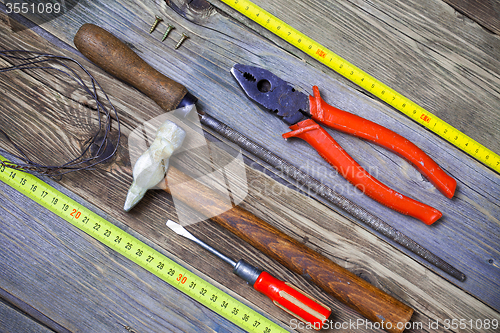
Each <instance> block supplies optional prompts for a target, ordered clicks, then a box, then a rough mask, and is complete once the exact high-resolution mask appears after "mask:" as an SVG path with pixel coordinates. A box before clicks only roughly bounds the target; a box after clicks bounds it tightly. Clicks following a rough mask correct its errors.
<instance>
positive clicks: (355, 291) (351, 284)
mask: <svg viewBox="0 0 500 333" xmlns="http://www.w3.org/2000/svg"><path fill="white" fill-rule="evenodd" d="M167 183H168V187H169V188H167V191H168V192H169V193H170V194H172V196H174V197H175V198H176V199H179V200H181V201H182V202H183V203H185V204H187V205H188V206H190V207H191V208H193V209H194V210H196V211H198V212H200V213H202V214H203V215H205V216H207V217H210V218H211V220H213V221H215V222H217V223H218V224H219V225H221V226H222V227H224V228H225V229H227V230H229V231H231V232H232V233H234V234H235V235H237V236H238V237H240V238H241V239H243V240H244V241H246V242H248V243H249V244H251V245H252V246H254V247H255V248H257V249H259V250H260V251H262V252H263V253H265V254H266V255H268V256H269V257H271V258H273V259H275V260H277V261H278V262H280V263H281V264H282V265H283V266H285V267H287V268H288V269H290V270H291V271H293V272H295V273H297V274H299V275H301V276H303V277H304V278H306V279H307V280H309V281H311V282H312V283H314V284H315V285H317V286H318V287H320V288H321V289H323V290H324V291H325V292H327V293H329V294H331V295H332V296H334V297H335V298H337V299H338V300H339V301H341V302H342V303H344V304H346V305H348V306H349V307H351V308H352V309H354V310H356V311H357V312H359V313H360V314H361V315H363V316H364V317H366V318H368V319H370V320H372V321H375V322H384V328H386V330H387V331H388V332H394V333H399V332H402V331H403V330H404V327H405V324H406V323H407V322H408V321H409V320H410V318H411V316H412V314H413V309H412V308H410V307H409V306H407V305H405V304H403V303H402V302H400V301H398V300H397V299H395V298H394V297H392V296H390V295H388V294H386V293H385V292H383V291H382V290H380V289H378V288H376V287H374V286H373V285H371V284H370V283H368V282H366V281H365V280H363V279H361V278H360V277H358V276H357V275H355V274H353V273H351V272H349V271H348V270H346V269H345V268H342V267H341V266H339V265H337V264H336V263H334V262H333V261H331V260H330V259H328V258H326V257H325V256H323V255H321V254H319V253H318V252H316V251H314V250H312V249H310V248H308V247H307V246H305V245H304V244H302V243H300V242H298V241H297V240H295V239H293V238H292V237H290V236H288V235H286V234H285V233H283V232H281V231H279V230H278V229H276V228H274V227H273V226H271V225H270V224H268V223H267V222H265V221H263V220H261V219H259V218H258V217H257V216H255V215H253V214H252V213H250V212H248V211H246V210H244V209H243V208H241V207H239V206H236V207H231V206H228V203H227V200H226V199H225V198H224V197H223V196H221V195H219V194H217V193H216V192H214V190H212V189H210V188H208V187H206V186H205V185H202V184H201V183H199V182H197V181H195V180H194V179H192V178H191V177H189V176H188V175H186V174H184V173H183V172H181V171H179V170H178V169H176V168H174V167H172V166H170V168H169V170H168V174H167ZM170 188H172V189H175V190H174V191H170ZM224 210H225V212H224V213H222V214H219V215H217V216H215V217H212V216H213V215H214V213H213V212H220V211H224ZM388 323H390V324H388ZM389 326H390V327H391V328H390V329H389V328H388V327H389Z"/></svg>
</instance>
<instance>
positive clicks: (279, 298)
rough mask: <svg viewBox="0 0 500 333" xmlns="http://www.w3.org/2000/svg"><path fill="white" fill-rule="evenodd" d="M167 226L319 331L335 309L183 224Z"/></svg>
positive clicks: (171, 222)
mask: <svg viewBox="0 0 500 333" xmlns="http://www.w3.org/2000/svg"><path fill="white" fill-rule="evenodd" d="M167 227H169V228H170V229H172V230H173V231H174V232H175V233H176V234H178V235H180V236H183V237H186V238H187V239H189V240H191V241H193V242H195V243H196V244H198V245H200V246H201V247H202V248H204V249H205V250H207V251H209V252H210V253H212V254H214V255H216V256H217V257H219V258H220V259H222V260H223V261H225V262H226V263H228V264H229V265H231V266H232V267H233V273H235V274H236V275H238V276H239V277H241V278H242V279H243V280H245V281H247V282H248V283H249V284H250V285H252V286H253V287H254V288H255V290H257V291H259V292H261V293H263V294H264V295H266V296H267V297H269V298H270V299H271V300H272V301H273V303H274V304H275V305H276V306H278V307H279V308H281V309H283V310H284V311H286V312H288V313H289V314H291V315H292V316H294V317H295V318H297V319H299V320H300V321H302V322H304V323H308V324H310V325H312V327H313V328H314V329H315V330H317V331H319V330H320V329H321V328H322V327H323V325H324V323H325V322H326V320H327V319H328V317H330V314H331V313H332V310H331V309H330V308H329V307H327V306H326V305H324V304H322V303H320V302H319V301H317V300H315V299H313V298H312V297H311V296H309V295H307V294H306V293H305V292H303V291H302V290H300V289H299V288H297V287H295V286H294V285H292V284H291V283H288V282H283V281H281V280H278V279H276V278H275V277H273V276H272V275H270V274H269V273H267V272H264V271H262V270H260V269H258V268H256V267H254V266H252V265H250V264H248V263H247V262H245V261H244V260H243V259H241V260H239V261H238V262H236V261H234V260H233V259H231V258H229V257H227V256H225V255H224V254H222V253H220V252H219V251H217V250H216V249H214V248H213V247H211V246H210V245H207V244H206V243H204V242H203V241H201V240H199V239H198V238H196V237H195V236H193V235H192V234H191V233H190V232H189V231H187V230H186V229H185V228H184V227H183V226H181V225H180V224H178V223H175V222H174V221H171V220H168V221H167Z"/></svg>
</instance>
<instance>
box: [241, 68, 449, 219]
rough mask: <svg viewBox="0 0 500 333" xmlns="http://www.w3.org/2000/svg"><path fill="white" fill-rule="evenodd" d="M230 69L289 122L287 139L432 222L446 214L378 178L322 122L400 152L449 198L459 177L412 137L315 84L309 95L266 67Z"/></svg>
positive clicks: (380, 197)
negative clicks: (334, 101)
mask: <svg viewBox="0 0 500 333" xmlns="http://www.w3.org/2000/svg"><path fill="white" fill-rule="evenodd" d="M231 73H232V74H233V76H234V77H235V78H236V81H237V82H238V83H239V85H240V86H241V88H242V89H243V91H244V92H245V93H246V95H247V96H248V98H250V99H251V100H253V101H254V102H256V103H258V104H260V105H261V106H262V107H264V108H265V109H267V110H269V111H271V112H272V113H273V114H274V115H277V116H278V117H280V118H281V119H282V120H283V121H284V122H285V123H286V124H288V125H290V129H291V130H292V131H291V132H288V133H285V134H283V135H282V136H283V138H284V139H288V138H291V137H297V138H300V139H303V140H305V141H306V142H308V143H309V144H310V145H311V146H313V147H314V148H315V149H316V151H317V152H318V153H319V154H320V155H321V157H323V158H324V159H325V160H326V161H327V162H328V163H330V164H331V165H332V166H333V167H334V168H335V169H336V170H337V171H338V172H339V173H340V174H341V175H342V176H343V177H344V178H346V179H347V180H348V181H349V182H351V183H352V184H353V185H354V186H356V187H357V188H359V189H361V190H362V191H363V192H364V193H365V194H366V195H368V196H369V197H371V198H372V199H374V200H376V201H378V202H380V203H381V204H383V205H386V206H387V207H389V208H391V209H393V210H395V211H398V212H400V213H402V214H405V215H409V216H412V217H415V218H417V219H419V220H421V221H422V222H424V223H425V224H427V225H430V224H432V223H434V222H435V221H437V220H438V219H439V218H440V217H441V216H442V213H441V212H440V211H439V210H437V209H435V208H433V207H430V206H428V205H426V204H423V203H421V202H418V201H416V200H413V199H411V198H408V197H406V196H404V195H402V194H401V193H398V192H397V191H394V190H392V189H390V188H389V187H387V186H386V185H384V184H383V183H381V182H380V181H378V180H377V179H376V178H375V177H373V176H372V175H370V174H369V173H368V172H367V171H366V170H364V169H363V168H362V167H361V166H360V165H359V164H358V163H357V162H356V161H355V160H354V159H353V158H352V157H351V156H350V155H349V154H348V153H347V152H346V151H345V150H344V149H343V148H342V147H341V146H340V145H339V144H338V143H337V142H336V141H335V140H334V139H333V138H332V137H331V136H330V135H329V134H328V133H327V132H326V131H325V130H324V129H323V128H322V127H321V126H320V125H319V124H318V123H321V124H324V125H326V126H328V127H331V128H333V129H336V130H338V131H341V132H345V133H348V134H351V135H354V136H356V137H359V138H362V139H365V140H368V141H371V142H373V143H375V144H378V145H380V146H382V147H384V148H386V149H388V150H390V151H392V152H394V153H396V154H398V155H399V156H401V157H403V158H405V159H406V160H407V161H408V162H410V163H411V164H412V165H413V166H414V167H415V168H416V169H417V170H419V171H420V173H421V174H423V175H424V176H425V177H427V179H429V181H430V182H431V183H432V184H434V186H435V187H436V188H437V189H439V191H441V192H442V193H443V194H444V195H445V196H446V197H448V198H452V197H453V195H454V193H455V189H456V186H457V182H456V181H455V179H453V178H452V177H450V176H449V175H448V174H446V173H445V172H444V171H443V170H442V169H441V168H440V167H439V166H438V165H437V163H436V162H434V160H432V159H431V158H430V157H429V156H427V155H426V154H425V153H424V152H423V151H422V150H421V149H420V148H418V147H417V146H416V145H414V144H413V143H411V142H410V141H409V140H407V139H405V138H404V137H402V136H401V135H399V134H397V133H395V132H393V131H391V130H390V129H387V128H385V127H383V126H381V125H378V124H376V123H374V122H372V121H369V120H367V119H364V118H361V117H359V116H356V115H354V114H352V113H349V112H346V111H342V110H339V109H337V108H335V107H333V106H331V105H329V104H327V103H326V102H325V101H324V100H323V99H322V98H321V96H320V93H319V89H318V87H316V86H314V87H313V96H307V95H306V94H304V93H303V92H300V91H298V90H296V89H295V88H294V87H293V86H292V85H290V84H289V83H287V82H286V81H284V80H282V79H280V78H279V77H277V76H276V75H274V74H272V73H271V72H269V71H268V70H265V69H262V68H258V67H253V66H246V65H241V64H236V65H234V66H233V68H232V69H231Z"/></svg>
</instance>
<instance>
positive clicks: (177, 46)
mask: <svg viewBox="0 0 500 333" xmlns="http://www.w3.org/2000/svg"><path fill="white" fill-rule="evenodd" d="M188 38H189V36H188V35H186V34H185V33H182V37H181V40H180V41H178V42H177V45H175V49H176V50H177V49H178V48H179V47H180V46H181V44H182V42H184V41H185V40H186V39H188Z"/></svg>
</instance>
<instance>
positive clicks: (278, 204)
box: [22, 4, 496, 322]
mask: <svg viewBox="0 0 500 333" xmlns="http://www.w3.org/2000/svg"><path fill="white" fill-rule="evenodd" d="M115 5H116V6H120V5H119V4H115ZM108 10H110V9H109V8H108ZM118 11H119V10H118ZM86 15H90V14H86ZM110 15H111V14H110ZM174 17H175V16H174ZM217 19H219V20H221V21H222V22H225V24H230V23H231V22H230V21H224V20H223V18H222V17H220V16H218V17H217ZM131 27H132V28H134V26H133V24H132V25H131ZM198 29H201V30H203V29H202V28H198ZM110 30H111V29H110ZM124 31H125V30H124ZM238 31H240V30H236V32H238ZM243 31H244V30H241V32H240V33H241V34H242V35H243ZM114 32H115V33H116V31H114ZM236 32H235V33H236ZM226 33H229V32H227V31H226ZM122 37H123V36H122ZM29 38H33V37H32V36H31V37H30V36H29V35H28V36H26V35H23V37H22V40H23V43H27V40H28V39H29ZM230 40H231V39H230ZM255 41H259V43H262V45H265V43H264V42H263V41H261V40H259V39H258V38H255ZM231 42H234V40H231ZM33 45H37V46H38V47H40V46H41V45H40V44H37V43H34V44H33ZM188 45H189V44H186V47H187V46H188ZM268 50H269V51H270V50H272V48H269V49H268ZM231 51H232V52H234V50H233V48H231ZM143 52H144V51H143ZM211 52H212V51H211V50H206V52H205V55H210V56H211V57H213V58H214V59H215V55H216V54H218V53H217V52H220V53H224V52H222V50H221V49H218V50H217V52H214V53H213V54H210V53H211ZM240 52H241V50H240ZM200 54H201V53H200ZM271 54H272V53H271ZM281 56H282V57H283V58H286V57H285V56H284V55H281ZM185 60H186V59H185ZM186 61H187V60H186ZM198 61H201V60H198ZM211 61H215V60H213V59H212V60H211ZM183 66H187V65H183ZM193 66H194V65H193ZM197 66H199V65H197ZM185 68H188V67H185ZM197 68H198V69H199V68H200V67H197ZM210 68H212V69H215V68H217V66H211V67H210ZM219 71H220V72H221V69H219ZM221 73H222V72H221ZM197 77H198V76H197ZM99 79H100V81H101V83H103V85H105V86H106V89H108V88H109V90H111V91H112V95H113V96H115V98H116V99H117V101H118V104H119V105H120V109H121V111H122V112H123V113H124V114H125V115H126V116H125V117H126V118H127V120H126V121H125V123H126V124H127V126H125V131H130V130H131V129H133V128H134V126H136V125H137V124H140V123H141V122H140V121H139V120H140V119H141V117H142V116H144V118H143V119H145V120H147V119H148V117H152V116H154V115H155V113H156V114H160V113H161V112H162V111H161V110H158V108H157V107H155V106H154V105H153V104H152V103H151V101H147V99H145V98H144V97H142V96H141V95H140V94H137V93H136V92H134V91H133V90H130V89H128V88H127V87H125V86H124V85H122V84H117V83H116V82H115V81H114V80H109V79H107V78H106V76H104V75H99ZM101 79H102V80H101ZM210 80H212V81H217V80H219V74H218V73H217V71H215V70H214V71H213V72H211V75H210ZM226 80H227V81H226ZM202 83H203V82H198V83H197V84H196V85H195V84H194V83H193V86H195V87H197V88H196V89H199V91H197V92H203V91H204V90H202V89H201V88H200V87H203V89H205V90H207V91H206V92H205V94H206V95H207V96H208V97H211V98H209V99H208V100H206V101H208V102H206V101H204V99H202V101H201V105H202V107H204V108H205V110H208V111H209V112H210V113H212V114H214V113H215V112H216V111H218V112H220V113H221V114H220V115H219V118H221V119H222V117H225V116H227V115H226V114H222V113H223V111H225V110H229V108H228V109H224V106H229V105H226V104H224V103H222V101H224V98H222V97H220V96H219V94H221V95H222V93H223V91H224V90H225V89H222V88H220V89H219V90H217V88H214V89H212V90H210V91H208V90H209V89H208V88H207V87H212V85H208V84H207V82H204V85H203V84H202ZM218 84H221V85H222V86H224V87H226V86H227V87H233V88H235V89H236V86H235V85H234V83H231V82H230V79H229V78H226V77H224V79H223V80H222V81H221V82H219V83H218ZM186 85H187V84H186ZM190 89H191V88H190ZM344 90H345V91H348V92H349V90H347V89H345V88H344ZM197 95H198V96H200V94H198V93H197ZM202 96H203V94H202ZM356 96H357V95H356ZM214 97H217V98H215V99H214ZM225 97H229V98H232V97H231V96H227V94H226V96H225ZM233 98H234V97H233ZM359 98H361V97H359ZM210 100H212V101H213V103H214V104H213V106H211V107H210V103H209V102H210ZM237 101H238V102H241V103H242V104H244V103H248V101H245V99H244V98H241V99H237ZM235 105H237V104H235ZM138 107H142V109H141V108H138ZM219 107H220V110H218V108H219ZM243 109H244V108H243V107H242V108H241V110H240V111H243ZM144 110H147V111H148V112H150V114H151V115H150V116H148V117H146V116H147V113H146V111H144ZM253 110H254V111H255V115H256V116H257V117H262V114H261V113H260V112H261V111H260V110H256V109H253ZM372 110H377V111H379V110H378V109H377V108H374V109H372ZM141 112H143V113H141ZM129 118H130V119H129ZM255 119H258V118H255ZM236 120H238V119H236ZM408 127H409V128H411V126H408ZM274 136H275V139H279V137H278V136H277V135H274ZM275 141H277V142H278V140H275ZM43 144H44V145H46V144H47V143H43ZM124 149H126V148H125V147H124ZM369 149H372V148H371V147H369ZM124 155H125V153H124V152H123V151H122V152H121V153H120V155H119V158H118V162H117V163H116V165H114V166H113V167H110V168H108V170H109V171H110V172H109V173H99V172H92V173H88V174H86V175H88V176H86V177H85V178H84V179H85V181H86V184H83V188H82V177H81V176H75V177H74V178H72V177H68V179H65V180H64V182H63V184H64V185H65V186H67V187H68V188H70V189H71V190H72V191H75V192H77V193H79V194H81V195H82V197H84V198H85V199H86V200H89V201H90V202H93V203H95V204H96V205H98V206H99V207H101V208H102V209H104V210H105V211H106V212H109V214H110V216H113V217H115V218H119V219H120V220H123V221H126V223H127V224H128V225H131V226H133V227H134V229H136V230H139V231H140V232H141V233H142V234H145V235H147V237H148V238H149V239H152V240H155V241H156V242H159V243H163V246H165V247H166V248H167V249H170V250H174V249H176V247H175V245H174V244H170V242H168V243H165V239H166V238H165V236H163V235H161V234H160V232H159V230H162V228H163V221H164V219H165V216H171V215H169V214H171V213H169V212H168V210H169V209H171V208H172V206H169V204H168V196H165V195H163V196H162V195H158V194H157V193H155V194H154V195H153V194H149V195H148V196H147V197H146V198H145V200H144V201H143V203H142V204H141V205H140V206H139V207H137V210H135V211H133V212H132V214H124V213H122V212H121V202H122V201H123V200H121V199H120V198H122V199H123V198H124V195H125V190H126V187H127V184H128V182H129V181H130V166H129V165H127V164H126V162H125V160H126V156H124ZM324 170H327V169H324ZM247 172H248V173H250V171H247ZM253 177H254V178H252V177H250V178H249V182H250V184H253V186H254V189H253V192H252V193H251V194H250V196H249V200H250V203H246V206H245V207H247V208H248V209H250V210H253V211H254V212H256V213H257V214H258V215H260V216H261V217H265V219H266V220H268V221H270V222H272V223H275V224H277V225H279V226H280V227H281V228H282V229H283V230H286V231H287V232H289V233H290V234H293V235H294V236H295V237H297V238H299V239H306V237H307V239H308V240H310V239H313V241H310V244H311V246H313V247H317V248H318V249H322V251H324V253H325V254H327V255H328V256H331V257H334V258H337V260H340V262H341V263H342V264H344V265H346V266H348V267H350V268H351V269H352V270H354V271H357V272H358V273H359V274H361V275H363V276H365V277H367V278H368V279H370V280H371V281H372V282H373V283H375V284H377V285H380V286H381V287H382V288H384V289H386V288H387V289H386V290H388V291H389V292H390V293H391V294H396V295H398V297H401V298H403V299H404V300H405V302H408V303H409V304H411V305H412V306H414V307H416V308H417V309H418V310H417V312H418V314H417V316H416V317H415V320H421V321H428V320H429V318H440V319H441V320H443V319H444V318H446V316H450V317H451V316H467V317H471V318H472V317H473V316H474V317H475V316H485V315H488V316H495V315H496V313H495V312H494V311H493V312H492V310H491V309H489V308H487V307H484V305H481V303H480V302H478V301H477V300H474V299H473V298H472V297H470V296H467V295H466V294H465V293H463V292H462V291H460V290H459V289H458V288H456V287H454V286H451V285H449V284H448V283H447V282H446V281H443V280H442V279H441V278H439V277H438V276H435V275H433V274H432V273H429V272H428V271H426V270H425V269H423V268H422V267H421V266H419V265H418V264H416V263H415V262H413V261H410V262H408V261H407V260H405V258H406V257H405V256H404V255H402V254H401V253H400V252H398V251H395V250H394V249H393V248H391V247H390V246H387V244H384V243H383V242H380V241H379V240H378V239H377V238H375V237H373V235H371V234H370V233H367V232H366V231H364V230H363V229H362V228H359V227H358V226H355V225H352V224H351V223H350V222H349V221H347V220H345V219H342V218H340V217H338V216H337V215H335V214H333V213H332V212H331V211H330V210H328V209H325V208H324V207H323V206H321V205H318V203H317V202H314V201H306V202H304V201H303V200H305V199H304V198H303V197H302V196H298V195H297V194H296V193H293V192H291V193H288V192H286V191H284V190H283V189H282V188H280V187H279V186H278V187H275V186H276V185H275V183H273V182H268V181H267V180H266V178H260V177H261V176H260V175H258V176H255V175H253ZM113 182H114V183H113ZM112 183H113V186H109V187H107V186H103V184H112ZM259 184H260V185H259ZM273 188H275V189H277V192H275V193H272V191H271V189H273ZM279 191H281V193H283V196H280V195H278V193H280V192H279ZM484 192H486V191H484ZM253 206H255V207H257V208H256V209H254V208H252V207H253ZM485 211H486V212H489V211H490V208H487V209H485ZM467 213H468V211H464V214H467ZM143 221H148V223H144V222H143ZM200 228H201V229H198V226H197V228H196V230H201V232H202V233H203V231H204V229H203V228H209V229H207V234H208V235H210V236H209V237H215V236H214V235H213V233H211V232H210V231H211V230H212V229H210V228H213V227H211V226H210V224H207V226H200ZM325 229H326V230H327V231H325ZM214 230H217V228H215V229H214ZM219 232H221V231H220V230H217V233H216V234H218V233H219ZM222 234H223V235H224V237H227V241H222V240H220V239H217V240H215V241H216V242H218V243H219V244H223V245H221V247H223V248H225V249H232V248H235V250H234V251H235V253H238V255H241V256H242V257H248V256H249V255H250V256H251V257H252V258H254V257H253V256H254V255H255V259H254V260H255V262H262V263H265V264H266V265H269V266H270V267H272V269H274V270H277V271H278V272H279V274H277V275H280V276H287V277H290V279H291V280H293V281H294V282H297V284H299V285H300V286H305V287H307V288H310V286H307V283H305V282H304V281H302V280H301V279H298V278H297V277H294V276H293V275H292V276H289V273H287V272H283V271H282V268H279V266H275V265H274V264H273V263H272V262H270V261H269V260H266V258H261V257H260V256H259V254H258V253H253V252H252V250H251V249H248V248H246V247H245V245H244V244H239V243H238V241H237V240H236V239H234V238H231V236H230V235H226V234H224V232H222ZM181 244H182V243H181ZM359 244H363V246H362V247H360V246H359ZM494 248H495V247H493V249H494ZM184 251H185V252H182V253H180V254H179V255H182V257H183V258H184V257H186V258H190V260H192V261H190V262H192V263H197V264H198V265H200V266H201V267H203V266H204V265H203V263H204V262H206V261H205V260H206V259H205V258H204V257H206V256H205V255H204V254H203V253H202V252H201V253H199V254H196V253H197V251H196V250H193V249H191V246H189V245H186V247H185V250H184ZM193 251H194V253H195V254H193ZM237 251H241V253H240V252H237ZM248 251H250V252H248ZM249 253H250V254H249ZM458 259H460V260H466V259H467V258H458ZM401 263H405V264H407V265H408V266H406V267H403V266H402V264H401ZM198 265H197V267H198ZM351 265H352V266H351ZM205 266H206V265H205ZM203 269H204V270H205V269H206V270H210V274H213V275H211V276H214V277H216V280H218V278H220V279H222V281H224V284H226V283H232V282H231V281H229V278H228V277H227V274H225V273H224V272H225V270H224V268H223V266H217V264H215V265H214V266H213V267H212V268H207V267H203ZM425 272H427V273H425ZM424 274H429V279H428V280H426V279H422V275H424ZM478 275H480V274H478ZM481 282H482V281H481ZM402 286H404V289H405V290H408V292H407V294H403V293H401V292H400V291H401V289H402ZM443 287H444V289H443ZM234 288H236V289H237V288H238V287H236V286H235V287H234ZM410 290H411V291H410ZM491 290H495V289H491ZM245 292H246V290H245ZM314 292H315V293H316V292H317V291H316V290H314ZM318 294H319V295H320V296H319V297H321V298H322V299H325V296H324V295H321V294H320V293H318ZM493 296H494V295H493ZM251 297H254V296H251ZM253 299H255V300H256V303H259V300H260V299H259V298H258V297H257V298H253ZM325 300H326V302H327V303H329V304H330V303H331V302H332V301H331V300H328V297H326V299H325ZM263 302H265V299H263ZM263 304H265V303H263ZM471 304H472V305H471ZM259 305H260V303H259ZM265 306H267V305H265ZM273 309H274V307H272V306H270V307H269V309H268V308H266V312H267V310H269V313H272V312H273V311H276V310H273ZM334 309H335V310H336V311H335V313H339V315H338V317H336V319H337V320H339V322H342V321H345V320H346V319H349V318H356V316H355V315H353V314H352V312H350V311H348V310H346V309H344V308H342V307H334ZM471 311H476V312H474V313H472V312H471ZM278 316H279V314H278ZM281 318H284V317H281ZM453 318H455V317H453ZM282 320H286V319H282Z"/></svg>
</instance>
